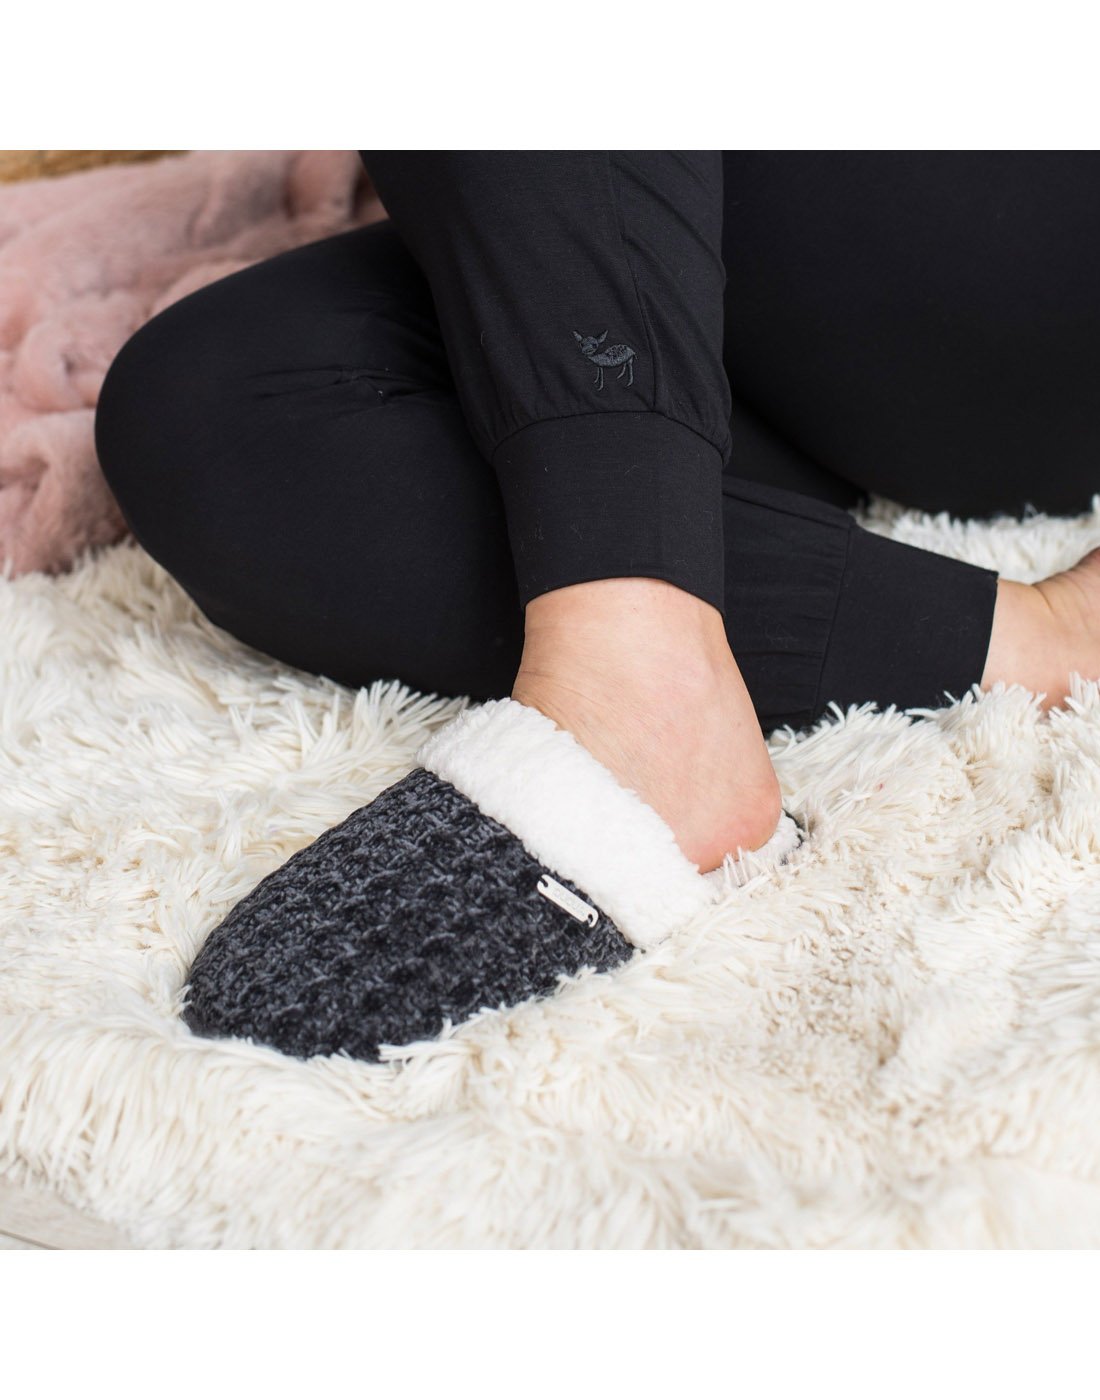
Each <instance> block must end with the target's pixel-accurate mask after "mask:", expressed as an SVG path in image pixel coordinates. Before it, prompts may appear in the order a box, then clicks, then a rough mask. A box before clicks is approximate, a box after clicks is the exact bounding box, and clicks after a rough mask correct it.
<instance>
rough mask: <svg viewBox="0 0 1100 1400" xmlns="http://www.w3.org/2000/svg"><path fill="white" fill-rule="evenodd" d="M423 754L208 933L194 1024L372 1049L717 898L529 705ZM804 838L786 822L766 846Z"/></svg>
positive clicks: (547, 987)
mask: <svg viewBox="0 0 1100 1400" xmlns="http://www.w3.org/2000/svg"><path fill="white" fill-rule="evenodd" d="M417 759H418V764H419V766H418V767H416V768H414V769H413V771H412V772H411V773H410V774H409V775H408V776H407V777H406V778H403V779H402V780H401V781H400V782H398V783H396V784H395V785H394V786H393V787H391V788H388V789H387V790H386V791H385V792H383V793H382V794H381V795H380V796H379V797H378V798H376V799H375V801H374V802H372V803H370V804H369V805H368V806H366V807H361V808H359V810H358V811H355V812H353V813H352V814H351V816H350V817H348V818H347V819H346V820H345V821H343V822H341V823H340V825H338V826H335V827H333V828H332V829H331V830H329V831H326V832H325V833H324V834H323V835H321V836H320V837H318V838H317V840H316V841H314V842H313V844H312V845H310V846H307V847H306V848H305V849H304V850H302V851H299V852H298V853H297V855H295V856H293V857H292V858H291V859H290V860H289V861H287V862H286V864H285V865H283V866H281V867H280V868H279V869H278V870H276V871H274V873H273V874H271V875H269V876H268V877H267V878H266V879H265V880H263V881H262V882H261V883H260V884H259V885H258V886H257V887H256V888H255V889H254V890H253V891H252V893H251V894H249V895H247V896H246V897H245V898H244V899H243V900H242V901H241V903H240V904H238V905H237V906H236V907H235V908H234V909H233V910H232V911H231V912H230V914H229V915H228V917H227V918H226V919H225V920H224V921H223V922H222V923H221V924H220V925H219V926H218V927H217V928H216V929H215V930H214V932H213V933H212V934H211V935H210V936H209V938H208V939H207V941H206V943H205V945H204V946H203V948H202V950H201V952H200V953H199V956H198V957H197V959H196V960H195V964H194V966H193V967H192V969H191V975H190V980H189V985H188V988H187V993H186V1006H185V1010H184V1020H185V1021H186V1022H187V1024H188V1025H189V1026H190V1027H191V1029H192V1030H193V1031H195V1032H197V1033H198V1034H200V1035H207V1036H240V1037H250V1038H251V1039H253V1040H255V1041H258V1042H260V1043H262V1044H265V1045H270V1046H274V1047H275V1048H276V1049H279V1050H282V1051H285V1052H286V1053H288V1054H291V1055H297V1056H302V1057H307V1056H310V1055H329V1054H335V1053H337V1052H341V1051H342V1052H344V1053H346V1054H348V1055H351V1056H354V1057H356V1058H359V1059H377V1058H378V1052H379V1048H380V1047H381V1046H383V1045H393V1046H402V1045H407V1044H409V1043H410V1042H411V1041H415V1040H420V1039H424V1038H426V1037H431V1036H436V1035H438V1034H439V1032H440V1031H441V1030H442V1029H443V1028H444V1026H445V1025H446V1023H447V1022H451V1023H452V1024H457V1023H459V1022H461V1021H464V1020H467V1019H468V1018H469V1017H470V1016H472V1015H473V1014H475V1013H476V1012H478V1011H479V1010H482V1009H484V1008H497V1007H500V1006H513V1005H515V1004H516V1003H518V1002H520V1001H524V1000H526V999H527V998H528V997H532V996H540V995H546V994H549V993H550V992H553V991H554V990H555V988H556V987H557V985H558V983H559V981H560V979H561V978H563V977H569V976H573V975H575V974H576V973H578V972H580V971H581V970H582V969H584V968H592V969H595V970H596V971H599V972H605V971H608V970H609V969H611V968H613V967H615V966H617V965H618V964H619V963H622V962H625V961H626V960H627V959H628V958H630V957H631V956H632V955H633V954H634V952H635V950H636V949H639V948H642V949H644V948H649V947H652V946H653V945H654V944H656V943H658V942H660V941H661V940H662V939H664V938H666V937H667V936H668V935H669V934H670V933H672V932H674V931H675V930H676V929H678V928H680V927H682V926H683V925H684V924H686V923H687V922H688V921H689V920H690V919H691V918H692V917H693V916H694V915H695V914H697V913H698V912H699V911H700V910H701V909H703V908H704V907H705V906H706V905H707V904H709V903H710V902H711V901H712V900H713V899H714V897H715V894H716V886H715V883H714V881H713V880H712V879H710V878H709V877H707V876H704V875H701V874H700V873H699V871H698V870H697V869H696V868H695V866H693V865H692V864H691V862H690V861H689V860H688V859H687V858H686V856H684V855H683V853H682V852H681V851H680V848H679V847H678V846H677V844H676V840H675V837H674V836H673V834H672V831H671V829H670V828H669V827H668V826H667V825H666V823H665V822H664V821H663V820H662V819H661V817H659V816H658V815H657V813H656V812H655V811H654V810H653V809H652V808H651V807H649V806H648V805H647V804H646V803H645V802H643V801H642V800H641V798H639V797H638V796H636V795H635V794H634V793H633V792H631V791H629V790H628V789H626V788H624V787H622V786H621V785H620V784H619V782H618V780H617V779H616V778H615V777H614V776H613V775H612V774H611V773H610V772H609V770H608V769H606V768H605V767H604V766H603V765H602V764H601V763H600V762H598V760H597V759H595V758H594V757H593V756H592V755H591V754H590V753H589V752H588V751H587V750H586V749H585V748H583V747H582V746H581V745H580V744H579V743H578V742H577V741H576V740H575V739H574V738H573V737H572V735H570V734H568V733H566V732H565V731H564V730H562V729H559V728H558V727H557V726H556V725H555V724H554V723H553V721H552V720H550V719H548V718H547V717H546V716H545V715H543V714H540V713H539V711H537V710H534V709H531V708H530V707H529V706H526V705H521V704H519V703H517V702H516V701H514V700H494V701H491V702H490V703H488V704H486V705H481V706H478V707H477V708H473V709H469V710H466V711H464V712H463V713H462V714H461V715H459V717H458V718H457V719H455V720H452V721H451V723H450V724H448V725H446V726H445V727H444V728H443V729H441V730H440V731H439V732H438V733H437V734H436V735H435V736H433V738H431V739H430V740H429V741H428V742H427V744H425V745H424V747H423V748H422V749H421V751H420V753H419V754H418V756H417ZM799 839H800V833H799V830H798V828H797V826H796V825H795V823H794V822H793V821H792V820H791V818H790V817H788V816H784V817H783V818H782V819H781V822H780V826H779V829H778V830H777V831H776V833H775V835H774V836H773V837H772V839H771V841H769V842H768V845H767V846H766V847H764V848H763V850H762V851H761V852H760V854H761V855H762V856H764V857H766V858H767V857H771V858H782V857H784V856H785V855H786V854H787V853H789V851H790V850H792V849H793V848H794V847H795V846H797V845H798V842H799Z"/></svg>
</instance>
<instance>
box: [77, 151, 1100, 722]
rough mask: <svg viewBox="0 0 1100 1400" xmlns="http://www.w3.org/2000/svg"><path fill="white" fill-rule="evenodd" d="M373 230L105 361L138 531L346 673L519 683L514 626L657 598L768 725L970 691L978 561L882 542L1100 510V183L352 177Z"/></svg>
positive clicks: (1074, 173) (690, 172)
mask: <svg viewBox="0 0 1100 1400" xmlns="http://www.w3.org/2000/svg"><path fill="white" fill-rule="evenodd" d="M366 163H367V166H368V169H369V170H370V173H371V175H372V178H373V179H374V180H375V183H376V184H377V186H378V188H379V191H380V193H381V195H382V197H383V200H384V201H385V203H386V207H387V210H388V212H389V214H390V216H391V217H390V220H388V221H387V222H385V223H383V224H379V225H376V226H374V227H371V228H367V229H361V230H355V231H353V232H350V233H346V234H342V235H339V236H337V237H334V238H328V239H325V240H323V241H321V242H318V243H314V244H310V245H308V246H306V247H303V248H298V249H295V250H293V251H290V252H287V253H283V254H280V255H279V256H277V257H275V258H272V259H270V260H268V261H266V262H263V263H261V264H258V265H257V266H254V267H250V268H247V269H245V270H243V271H241V272H237V273H234V274H232V275H231V276H229V277H226V278H224V279H222V280H221V281H219V282H216V283H214V284H213V285H211V286H209V287H206V288H204V289H202V290H200V291H198V292H195V293H193V294H191V295H189V296H187V297H184V298H183V299H182V300H181V301H179V302H177V303H176V304H175V305H173V306H170V307H169V308H167V310H165V311H163V312H161V313H160V314H159V315H158V316H156V317H155V318H154V319H153V320H152V321H151V322H150V323H149V324H148V325H146V326H145V327H143V328H142V329H141V330H139V331H138V332H137V333H136V335H134V336H133V337H132V338H131V339H130V340H129V341H128V342H127V344H126V345H124V346H123V348H122V350H121V351H120V352H119V355H118V357H117V358H116V360H115V362H114V364H113V365H112V367H111V369H110V371H109V373H108V376H107V379H106V382H105V384H104V387H103V391H102V394H101V398H100V404H99V408H98V411H97V418H96V440H97V447H98V451H99V456H100V460H101V463H102V466H103V469H104V471H105V473H106V475H107V479H108V481H109V482H110V484H111V486H112V487H113V489H114V491H115V493H116V495H117V496H118V498H119V501H120V503H121V506H122V509H123V511H124V513H125V515H126V517H127V519H128V521H129V522H130V524H131V526H132V528H133V530H134V533H135V534H136V536H137V538H138V539H139V540H140V541H141V542H142V543H143V544H144V545H145V546H146V548H147V549H148V550H149V551H150V552H151V553H152V554H153V555H154V556H155V557H156V558H157V559H158V560H159V561H160V562H161V563H162V564H163V565H164V566H165V567H166V568H167V569H168V570H169V571H170V572H171V573H172V574H173V575H174V576H175V577H176V578H177V579H178V580H179V582H180V583H181V584H182V585H183V587H184V588H185V589H187V590H188V592H189V593H190V594H191V595H192V596H193V597H194V598H195V600H196V601H197V603H198V604H199V606H200V607H201V608H202V609H203V611H204V612H205V613H206V614H207V615H208V616H209V617H210V618H211V619H212V620H213V621H215V622H216V623H218V624H220V625H221V626H223V627H225V628H226V629H228V630H229V631H230V632H233V633H234V634H236V635H237V636H238V637H240V638H242V639H243V640H244V641H246V642H248V643H251V644H252V645H253V646H256V647H258V648H260V649H261V650H263V651H266V652H269V653H271V654H272V655H274V656H277V657H279V658H281V659H283V660H286V661H288V662H290V663H292V664H294V665H296V666H300V667H303V668H306V669H308V670H312V671H316V672H320V673H323V674H326V675H328V676H331V677H333V678H334V679H336V680H339V681H343V682H346V683H348V684H351V685H360V684H363V683H366V682H368V681H370V680H372V679H376V678H378V677H398V678H400V679H401V680H404V681H406V682H408V683H409V684H411V685H413V686H415V687H418V688H421V689H427V690H433V691H437V692H441V693H446V694H469V695H473V696H475V697H490V696H497V695H504V694H507V693H508V690H509V688H510V686H511V682H512V679H513V677H514V673H515V669H516V665H517V662H518V658H519V653H520V646H521V641H522V607H523V604H524V603H525V602H526V601H528V600H529V599H530V598H531V597H534V596H536V595H537V594H539V593H541V592H545V591H547V590H548V589H551V588H557V587H561V586H564V585H567V584H570V583H577V582H582V581H586V580H589V579H593V578H602V577H612V576H624V575H625V576H633V575H641V576H648V577H657V578H664V579H667V580H668V581H670V582H672V583H675V584H677V585H679V586H680V587H683V588H686V589H688V590H689V591H691V592H693V593H696V594H697V595H698V596H699V597H701V598H704V599H706V600H707V601H709V602H711V603H713V604H714V605H715V606H717V607H719V608H720V609H721V610H722V611H723V614H724V617H725V621H726V627H727V632H728V634H729V638H730V643H731V646H732V649H733V652H734V655H735V656H736V658H737V660H738V663H739V664H740V666H741V669H742V672H743V674H744V676H745V679H746V682H747V684H748V687H749V691H750V694H751V695H752V697H753V701H754V703H755V705H756V708H757V712H758V714H759V715H760V718H761V722H762V724H763V725H764V727H765V728H766V729H768V728H772V727H774V726H775V725H777V724H782V723H791V724H795V725H801V724H804V723H806V722H808V721H810V720H812V719H813V718H815V717H816V716H817V715H819V714H820V713H821V712H822V710H823V709H824V707H825V706H826V705H827V704H828V703H829V702H830V701H837V702H839V703H841V704H847V703H850V702H853V701H862V700H875V701H878V702H880V703H882V704H887V703H896V704H899V705H903V706H910V705H934V704H936V703H938V702H939V701H940V700H941V699H942V697H943V695H944V692H950V693H952V694H956V695H957V694H960V693H961V692H963V691H965V690H966V689H967V687H969V686H970V685H972V684H973V683H974V682H976V681H978V680H980V678H981V674H982V670H983V666H984V661H985V655H986V650H987V646H988V641H989V634H990V627H991V621H992V614H993V606H994V601H995V590H996V576H995V575H994V574H992V573H990V572H989V571H988V570H985V569H979V568H975V567H972V566H970V565H965V564H960V563H958V562H955V561H952V560H948V559H946V558H943V557H941V556H938V555H934V554H929V553H926V552H924V551H921V550H917V549H913V548H910V547H909V546H906V545H902V544H898V543H894V542H891V541H886V540H883V539H881V538H879V537H877V536H874V535H872V534H870V533H868V532H867V531H865V530H863V529H861V528H860V527H858V526H857V525H856V524H855V523H854V521H853V519H852V517H851V516H850V515H849V513H848V510H847V507H849V506H851V505H853V504H855V503H856V502H857V501H858V500H859V499H860V497H861V496H862V495H863V494H865V493H867V492H875V493H879V494H883V495H886V496H889V497H891V498H893V499H895V500H898V501H900V502H902V503H903V504H906V505H910V506H915V507H918V508H921V509H927V510H948V511H951V512H953V513H955V514H960V515H988V514H993V513H996V512H999V511H1009V512H1018V511H1021V510H1023V509H1024V508H1025V507H1026V506H1028V505H1033V506H1035V507H1037V508H1039V509H1044V510H1049V511H1053V512H1062V513H1065V512H1073V511H1078V510H1082V509H1084V508H1086V507H1087V505H1088V503H1089V500H1090V498H1091V496H1092V494H1093V493H1094V492H1095V491H1096V490H1098V489H1100V403H1098V402H1097V395H1098V389H1097V385H1098V384H1100V375H1098V371H1100V276H1098V274H1097V272H1096V271H1095V270H1094V266H1093V264H1094V259H1093V256H1092V250H1093V249H1094V248H1095V246H1097V242H1098V239H1100V179H1098V176H1100V158H1098V157H1096V156H1094V155H1091V154H1077V153H1071V154H1056V153H1055V154H1052V153H1024V154H997V153H993V154H990V153H934V154H919V153H903V154H890V153H848V154H817V153H802V154H768V153H737V152H732V153H731V152H727V153H725V154H724V155H720V154H718V153H705V152H704V153H697V152H681V153H674V152H655V153H642V152H580V153H576V152H535V153H530V152H518V153H516V152H465V153H462V152H459V153H448V152H412V153H377V154H375V153H371V154H369V155H367V156H366Z"/></svg>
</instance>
